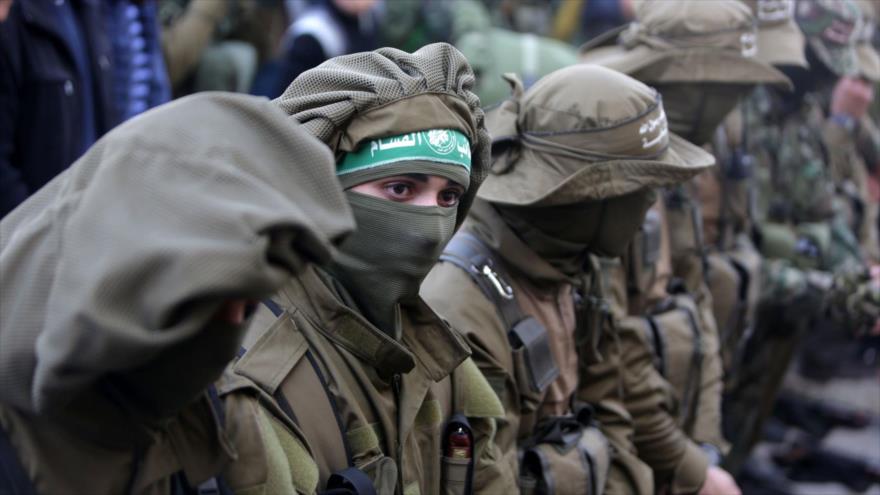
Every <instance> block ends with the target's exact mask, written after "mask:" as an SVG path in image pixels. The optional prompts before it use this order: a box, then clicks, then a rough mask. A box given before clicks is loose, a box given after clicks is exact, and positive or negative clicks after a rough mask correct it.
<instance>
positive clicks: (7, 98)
mask: <svg viewBox="0 0 880 495" xmlns="http://www.w3.org/2000/svg"><path fill="white" fill-rule="evenodd" d="M15 21H16V19H15V18H10V19H7V20H6V21H5V22H2V23H0V218H2V217H3V216H5V215H6V214H7V213H9V212H10V211H12V210H13V209H14V208H15V207H16V206H18V204H19V203H21V202H22V201H24V200H25V199H27V197H28V194H29V191H28V188H27V185H25V183H24V181H23V180H22V177H21V172H20V171H19V170H18V168H17V167H16V166H15V165H14V164H13V163H12V155H13V152H14V150H15V135H16V133H15V124H16V122H17V121H18V113H19V94H18V92H19V90H18V89H19V85H20V81H19V80H20V77H21V70H20V67H19V65H20V64H19V63H18V62H20V53H19V44H18V36H17V35H16V34H15V29H16V25H15Z"/></svg>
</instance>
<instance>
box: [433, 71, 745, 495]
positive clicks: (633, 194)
mask: <svg viewBox="0 0 880 495" xmlns="http://www.w3.org/2000/svg"><path fill="white" fill-rule="evenodd" d="M511 82H512V85H513V88H514V90H513V95H512V97H511V98H510V99H508V100H506V101H505V102H504V103H502V105H501V106H500V107H498V108H496V109H493V110H492V112H491V113H490V114H489V116H488V121H489V129H490V132H491V133H492V135H493V164H492V169H491V174H490V176H489V178H488V179H487V180H486V183H485V184H484V186H483V188H482V189H481V190H480V192H479V193H478V202H477V204H476V205H475V207H474V209H473V210H472V212H471V215H470V216H469V218H468V220H467V222H466V223H465V225H464V227H463V228H462V232H460V233H459V234H457V235H456V237H455V238H453V240H452V242H451V243H450V245H449V246H447V248H446V250H445V252H444V255H443V256H442V257H441V260H442V261H443V262H442V263H440V264H439V265H438V266H437V267H436V268H435V270H434V271H432V272H431V275H430V276H429V277H428V279H427V280H426V281H425V284H424V286H423V288H422V291H423V294H425V295H426V297H427V299H428V300H429V301H430V302H431V303H432V304H433V305H434V306H435V307H436V308H437V309H438V311H440V313H441V314H443V315H444V316H445V317H446V318H448V319H449V320H450V321H451V322H452V324H453V325H454V326H455V327H456V328H458V329H459V330H461V331H462V332H463V333H464V334H465V336H466V337H467V339H468V342H469V343H470V344H471V347H472V348H473V349H474V356H475V360H476V361H477V364H478V366H480V368H481V369H482V371H483V373H484V374H485V375H486V376H487V378H488V379H489V381H490V382H491V383H492V384H493V387H494V388H495V390H496V392H497V393H498V395H499V396H500V397H501V398H502V402H503V403H504V405H505V408H506V414H507V421H506V422H504V423H501V425H500V427H499V431H498V436H497V437H498V443H499V446H500V447H501V449H502V451H504V452H505V455H506V456H507V457H508V458H510V459H515V457H516V449H519V450H520V451H521V459H522V462H521V463H520V465H519V472H520V487H521V488H522V489H523V491H524V492H526V493H531V490H534V489H535V487H536V486H537V491H538V493H543V492H544V491H546V490H547V489H548V488H547V487H548V486H552V484H553V483H554V482H555V483H556V492H555V493H603V490H602V483H594V484H592V486H591V485H590V483H589V482H588V481H589V480H590V476H591V475H592V476H593V479H594V480H595V479H603V478H604V473H602V472H597V471H598V468H601V467H603V465H602V463H601V462H593V460H594V459H601V457H600V456H601V454H597V453H596V451H595V450H594V449H593V448H592V447H594V446H595V445H594V444H592V443H591V441H590V439H591V438H593V437H591V435H590V433H589V431H590V427H589V426H590V419H591V417H592V418H595V419H597V420H598V421H599V426H600V427H601V429H602V432H603V433H604V435H605V437H606V438H607V440H608V442H609V443H610V445H611V450H612V457H611V469H610V472H609V473H608V480H607V485H606V486H605V491H604V493H615V494H617V493H619V494H624V493H626V494H644V493H653V492H654V483H653V479H652V478H653V477H652V475H651V471H650V469H648V467H647V466H645V465H644V464H642V463H641V462H640V461H639V460H638V459H637V458H636V448H635V446H634V445H632V443H631V438H630V435H631V431H632V430H631V424H630V421H631V418H630V415H629V413H628V412H627V411H626V407H625V403H626V401H627V397H628V396H629V394H632V393H640V392H639V391H638V390H637V389H638V388H639V387H641V386H642V384H640V383H633V382H629V381H625V380H624V377H625V373H624V371H623V370H622V369H621V366H622V365H623V363H622V362H621V356H620V354H619V348H618V343H617V336H616V334H615V329H614V326H613V322H612V321H611V320H610V319H609V318H608V314H607V310H606V309H605V308H604V305H603V304H602V301H603V298H604V297H605V294H604V288H603V284H602V281H601V273H600V272H599V268H598V265H597V264H596V263H595V262H594V258H592V256H591V255H593V254H597V255H603V256H617V255H619V254H621V253H622V252H623V251H624V249H625V248H626V246H627V244H628V243H629V242H630V239H631V237H632V235H633V234H634V233H635V232H636V230H637V229H638V227H639V226H640V225H641V223H642V220H643V218H644V214H645V211H646V210H647V209H648V207H649V206H650V205H651V204H652V203H653V202H654V200H655V193H654V188H656V187H662V186H666V185H670V184H673V183H676V182H680V181H682V180H686V179H688V178H690V177H692V176H693V175H694V174H696V173H697V172H699V171H700V170H703V169H705V168H706V167H708V166H709V165H710V164H711V157H710V156H709V155H708V154H707V153H705V152H703V151H702V150H700V149H699V148H697V147H695V146H693V145H690V144H689V143H687V142H685V141H684V140H682V139H681V138H679V137H677V136H674V135H672V134H671V133H669V132H668V129H667V123H666V114H665V113H664V110H663V106H662V104H661V101H660V96H659V94H658V93H657V92H656V91H655V90H653V89H651V88H648V87H647V86H645V85H644V84H642V83H639V82H638V81H636V80H634V79H632V78H629V77H627V76H624V75H622V74H620V73H618V72H615V71H611V70H608V69H604V68H601V67H597V66H587V65H577V66H573V67H568V68H565V69H560V70H558V71H556V72H553V73H551V74H550V75H548V76H546V77H544V78H542V79H541V80H539V81H538V82H537V83H536V84H535V85H534V86H532V88H531V89H529V91H527V92H525V93H523V89H522V86H521V84H520V83H519V81H517V80H512V81H511ZM587 88H588V89H587ZM585 387H586V388H588V389H589V393H584V390H583V389H584V388H585ZM658 414H663V413H662V412H661V411H658ZM665 426H669V427H670V429H666V430H663V431H662V433H661V434H670V435H676V434H677V435H679V436H680V435H681V433H680V432H679V433H676V429H675V426H674V424H673V421H672V420H670V421H669V422H668V423H667V424H666V425H665ZM561 433H564V434H561ZM579 438H580V440H579ZM585 439H586V440H585ZM667 453H668V454H669V455H671V456H676V457H675V459H674V460H673V462H677V461H681V460H682V459H683V458H684V457H685V456H686V455H687V454H694V453H695V454H696V455H697V456H700V457H701V456H702V454H701V453H699V449H697V450H696V452H693V451H686V450H685V448H682V449H678V450H673V451H669V452H667ZM705 468H706V463H705V461H703V462H702V463H701V464H700V465H698V467H697V471H693V470H691V471H689V472H688V471H685V470H681V471H678V472H676V474H677V475H679V476H680V477H681V480H678V481H681V482H682V483H683V485H685V486H688V487H689V490H688V491H690V492H696V491H698V490H699V489H700V487H701V485H703V484H704V481H705V480H706V471H705ZM585 480H586V488H584V483H585ZM728 488H729V487H728ZM707 493H708V492H707ZM714 493H722V491H716V492H714ZM726 493H730V491H729V490H728V491H727V492H726Z"/></svg>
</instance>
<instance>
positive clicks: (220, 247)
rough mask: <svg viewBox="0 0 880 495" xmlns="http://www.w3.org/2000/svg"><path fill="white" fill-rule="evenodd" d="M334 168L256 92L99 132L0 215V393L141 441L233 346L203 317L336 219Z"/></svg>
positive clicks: (290, 265) (336, 225) (332, 234)
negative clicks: (54, 174) (70, 163)
mask: <svg viewBox="0 0 880 495" xmlns="http://www.w3.org/2000/svg"><path fill="white" fill-rule="evenodd" d="M333 169H334V166H333V160H332V157H331V155H330V154H329V153H328V152H327V150H326V148H325V147H324V146H323V145H322V144H321V143H320V142H319V141H317V140H316V139H314V138H313V137H312V136H310V135H309V134H308V133H306V132H305V130H304V129H303V128H301V127H299V126H298V125H296V123H294V122H291V121H290V120H289V119H288V118H287V117H286V115H285V114H284V113H283V112H281V111H279V110H278V109H277V107H275V106H274V105H272V104H271V103H270V102H269V101H267V100H265V99H263V98H256V97H250V96H241V95H232V94H202V95H198V96H193V97H189V98H184V99H181V100H178V101H175V102H173V103H171V104H169V105H165V106H162V107H160V108H158V109H156V110H153V111H151V112H149V113H146V114H144V115H143V116H141V117H138V118H137V119H133V120H131V121H129V122H127V123H126V124H124V125H122V126H120V127H118V128H116V129H115V130H113V131H112V132H110V133H109V134H108V135H107V136H105V137H104V138H103V139H101V140H100V141H99V142H98V143H97V144H96V145H95V146H93V147H92V148H91V149H90V150H89V151H88V152H87V153H86V155H85V156H83V158H81V159H80V160H78V161H77V162H76V163H75V164H74V165H73V166H71V167H70V169H68V170H67V171H66V172H64V173H63V174H61V175H60V176H59V177H57V178H56V179H55V180H53V181H52V182H51V183H49V184H48V185H47V186H46V187H44V188H43V189H42V190H40V191H38V192H37V194H35V195H34V196H33V197H31V198H30V199H29V200H28V201H27V202H25V203H24V204H22V205H21V206H20V207H19V208H18V209H16V210H15V211H14V212H12V213H11V214H10V215H8V216H7V217H6V218H4V219H3V221H2V222H0V249H2V265H0V284H2V290H0V298H2V300H0V306H2V308H3V311H2V312H0V313H2V316H0V370H2V371H0V377H2V378H0V384H2V385H0V400H2V402H4V403H5V404H8V405H10V406H13V407H16V408H18V409H20V410H22V411H24V412H28V413H38V414H41V415H50V416H51V417H53V418H56V419H57V420H58V421H59V422H63V423H64V424H66V425H68V426H69V427H71V428H74V429H75V430H76V431H77V434H79V435H81V436H83V437H85V438H90V439H92V440H94V441H95V442H103V443H109V444H114V445H131V444H132V443H135V442H136V443H145V442H149V441H151V439H152V438H153V436H154V435H155V429H156V428H159V427H160V426H161V425H163V424H164V422H165V421H166V420H167V418H169V417H171V416H173V415H174V414H175V413H176V411H177V410H179V409H180V408H181V407H183V406H184V405H185V404H187V403H188V402H190V401H191V400H193V399H194V398H195V397H197V396H198V394H199V392H200V391H201V390H202V389H203V388H204V387H205V386H207V385H208V384H209V383H210V382H211V380H213V379H215V378H216V377H217V376H218V375H219V374H220V372H221V371H222V370H223V368H224V367H225V366H226V363H227V362H228V360H229V359H231V358H232V357H233V356H234V354H235V352H236V350H237V348H238V342H239V341H240V338H241V334H242V329H241V328H229V327H228V326H222V325H218V326H217V327H216V328H213V330H215V332H207V331H203V330H205V329H206V328H207V327H210V326H211V325H209V323H210V321H211V318H212V316H213V315H214V313H215V312H216V311H217V309H218V308H219V306H220V304H221V303H222V302H223V301H225V300H228V299H235V298H246V299H251V298H253V299H258V298H261V297H264V296H266V295H268V294H271V293H272V291H273V290H275V289H277V288H278V287H280V286H281V284H283V283H284V281H285V280H286V279H287V278H288V277H289V276H290V275H291V274H292V273H295V272H297V271H300V270H301V269H302V268H303V265H304V264H305V263H308V262H314V261H318V262H325V261H327V260H328V259H329V258H330V256H331V251H332V248H331V244H332V243H334V242H337V241H338V240H339V239H340V238H341V237H342V236H343V235H344V234H346V233H347V232H349V231H350V230H351V228H352V227H353V222H352V219H351V215H350V213H349V208H348V206H347V204H346V202H345V199H344V196H343V195H342V191H341V188H340V187H339V185H338V183H337V182H336V179H335V176H334V175H333ZM181 366H183V367H185V369H187V370H189V371H188V372H187V373H185V374H183V375H181V373H180V370H181Z"/></svg>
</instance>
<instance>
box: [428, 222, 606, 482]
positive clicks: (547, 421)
mask: <svg viewBox="0 0 880 495" xmlns="http://www.w3.org/2000/svg"><path fill="white" fill-rule="evenodd" d="M440 261H445V262H448V263H451V264H453V265H454V266H456V267H458V268H460V269H462V270H464V271H465V273H467V274H468V276H469V277H470V278H471V280H473V281H474V282H475V283H476V285H477V286H478V287H479V288H480V289H481V290H482V292H483V293H484V294H485V296H486V297H487V298H488V299H489V300H490V301H492V303H493V304H494V306H495V308H496V310H497V311H498V314H499V316H500V317H501V320H502V321H503V322H504V324H505V325H506V326H507V328H508V339H509V342H510V347H511V353H512V356H513V362H514V367H515V374H516V379H517V383H520V384H525V386H526V387H528V390H527V391H523V392H521V394H522V395H523V400H522V402H524V403H535V402H536V401H540V398H541V396H542V394H543V392H544V391H545V390H546V389H547V387H548V386H549V385H550V384H551V383H552V382H553V380H554V379H555V378H556V376H557V375H558V373H559V370H558V368H557V366H556V363H555V362H554V361H553V354H552V352H551V350H550V344H549V341H548V339H549V335H548V333H547V330H546V329H545V328H544V326H543V325H541V323H539V322H538V321H537V319H535V318H534V317H532V316H528V315H524V314H523V312H522V310H521V309H520V307H519V305H518V304H517V302H516V295H515V293H514V290H513V288H512V287H511V285H510V284H509V283H507V282H506V281H505V278H506V276H505V273H504V270H503V267H502V265H501V263H499V262H498V261H497V260H496V259H495V255H494V253H493V252H492V250H491V249H490V248H489V247H488V246H486V245H485V244H484V243H483V242H482V241H481V240H480V239H478V238H477V237H476V236H474V235H472V234H470V233H468V232H459V233H457V234H456V235H455V236H454V237H453V239H452V240H451V241H450V242H449V244H448V245H447V246H446V249H445V250H444V252H443V254H442V255H441V256H440ZM522 386H523V385H521V387H522ZM535 407H537V404H535ZM572 409H573V411H574V412H573V414H570V415H566V416H560V417H557V416H551V417H546V418H542V419H541V420H539V421H537V423H535V421H534V418H525V417H524V420H523V423H524V424H527V425H531V426H532V428H531V432H530V435H529V438H528V439H527V440H526V441H524V442H520V452H519V460H520V473H519V475H520V480H519V484H520V490H521V493H523V494H527V495H531V494H557V495H567V494H600V493H602V492H603V491H604V487H605V482H606V480H607V476H608V470H609V467H610V463H611V452H610V448H609V445H608V442H607V440H606V439H605V437H604V435H602V433H601V431H600V430H599V427H598V424H597V423H596V421H595V420H594V419H593V413H592V408H591V407H590V406H589V405H587V404H583V403H574V404H573V407H572Z"/></svg>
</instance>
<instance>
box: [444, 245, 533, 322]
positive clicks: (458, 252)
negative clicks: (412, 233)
mask: <svg viewBox="0 0 880 495" xmlns="http://www.w3.org/2000/svg"><path fill="white" fill-rule="evenodd" d="M440 261H446V262H448V263H452V264H453V265H455V266H457V267H459V268H461V269H462V270H464V271H465V273H467V274H468V275H469V276H470V277H471V279H472V280H473V281H474V282H475V283H476V284H477V286H478V287H479V288H480V290H482V291H483V293H484V294H485V295H486V297H488V298H489V299H490V300H491V301H492V302H493V303H494V304H495V307H496V308H497V309H498V313H499V314H500V315H501V319H502V320H504V324H505V325H506V326H507V328H508V329H511V328H513V327H514V326H516V324H517V323H519V322H520V320H522V319H523V318H524V317H525V316H524V315H523V313H522V311H521V310H520V309H519V305H518V304H517V303H516V298H515V295H514V293H513V287H511V286H510V284H508V283H507V282H506V281H505V280H504V277H503V270H502V268H501V266H500V263H497V262H496V261H495V259H494V257H493V255H492V250H491V249H489V246H486V244H484V243H483V241H481V240H480V239H478V238H477V237H476V236H474V235H473V234H470V233H468V232H458V233H457V234H455V236H453V237H452V240H451V241H449V244H447V245H446V249H444V250H443V254H441V255H440Z"/></svg>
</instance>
